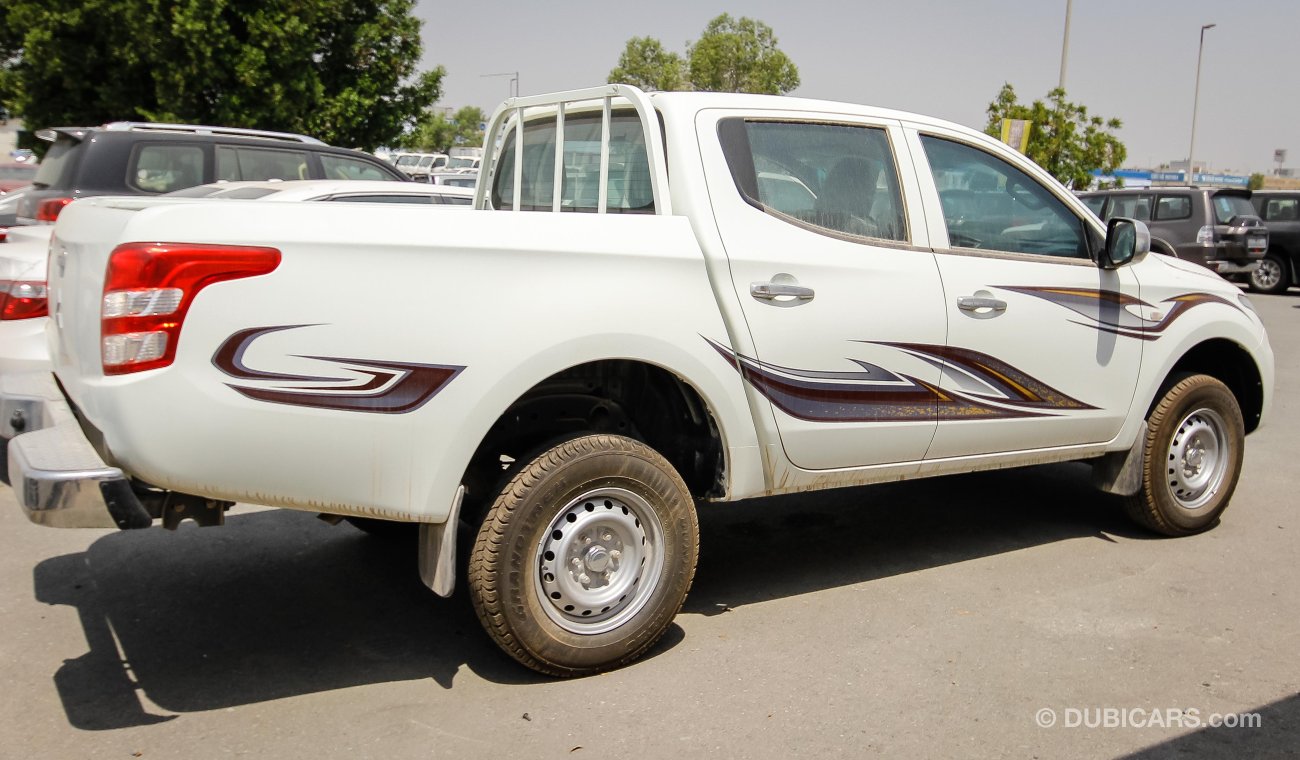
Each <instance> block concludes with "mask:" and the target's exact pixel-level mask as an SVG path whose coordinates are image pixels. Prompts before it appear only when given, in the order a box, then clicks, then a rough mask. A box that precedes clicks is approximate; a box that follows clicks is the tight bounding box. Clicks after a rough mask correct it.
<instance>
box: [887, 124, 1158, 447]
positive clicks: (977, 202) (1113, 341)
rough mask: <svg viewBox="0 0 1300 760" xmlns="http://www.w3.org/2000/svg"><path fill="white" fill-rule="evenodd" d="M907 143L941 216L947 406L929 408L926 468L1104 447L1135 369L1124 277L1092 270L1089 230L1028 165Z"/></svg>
mask: <svg viewBox="0 0 1300 760" xmlns="http://www.w3.org/2000/svg"><path fill="white" fill-rule="evenodd" d="M910 137H911V138H912V139H913V143H912V144H913V145H919V146H921V150H920V152H921V153H922V155H921V156H918V158H917V164H918V174H920V175H921V176H922V179H923V181H924V179H926V178H930V179H932V180H933V185H931V186H929V187H925V188H924V192H925V194H926V195H927V196H928V197H929V198H930V199H931V202H932V203H933V202H934V201H937V202H938V205H939V206H940V207H941V208H942V210H943V219H944V225H943V230H941V231H946V233H947V238H948V239H947V241H943V240H936V241H935V251H936V261H937V262H938V266H939V271H940V274H941V276H942V278H943V286H944V290H945V292H946V295H947V298H946V302H945V304H944V308H945V309H946V311H947V315H948V345H947V347H946V349H945V350H944V352H943V356H942V360H943V365H944V367H943V379H942V380H941V382H940V387H941V388H942V389H944V390H945V391H947V392H948V394H949V395H951V396H952V397H953V398H954V401H956V402H959V403H954V404H952V405H950V406H948V407H944V406H942V405H941V406H940V408H939V410H938V413H937V414H938V432H937V433H936V435H935V440H934V444H933V445H932V446H931V447H930V451H929V453H928V454H927V459H944V458H951V457H961V456H967V455H981V454H994V453H1002V452H1009V451H1023V450H1029V449H1045V448H1051V447H1059V446H1072V445H1080V444H1092V443H1102V442H1106V441H1109V440H1111V439H1113V438H1114V437H1115V436H1116V435H1117V434H1118V433H1119V430H1120V428H1121V427H1122V426H1123V424H1124V421H1125V419H1126V418H1127V416H1128V410H1129V407H1130V406H1131V404H1132V402H1133V394H1134V390H1135V388H1136V386H1137V376H1138V370H1139V368H1140V365H1141V361H1142V345H1143V340H1142V333H1141V327H1140V325H1141V324H1142V322H1141V318H1142V317H1143V316H1144V315H1143V314H1142V313H1141V302H1140V300H1139V292H1138V283H1137V279H1136V277H1135V276H1134V274H1133V272H1132V271H1131V270H1130V269H1128V268H1126V267H1124V268H1120V269H1118V270H1113V271H1107V270H1103V269H1100V268H1098V267H1097V266H1096V265H1095V264H1094V263H1093V261H1092V260H1091V258H1090V254H1089V251H1090V247H1091V246H1095V245H1098V244H1099V243H1100V241H1099V239H1098V234H1097V233H1096V231H1095V230H1093V231H1092V232H1091V233H1090V232H1089V227H1088V224H1087V223H1086V221H1085V217H1084V212H1083V211H1082V209H1081V208H1074V206H1075V205H1077V202H1067V201H1066V200H1065V199H1063V198H1062V197H1060V196H1058V195H1057V193H1056V192H1055V191H1054V190H1053V189H1052V187H1051V186H1050V185H1049V184H1048V183H1045V182H1042V181H1040V180H1039V179H1036V178H1035V177H1034V176H1032V175H1031V172H1035V170H1034V169H1033V168H1032V167H1029V166H1026V167H1024V168H1023V169H1022V168H1019V167H1017V166H1016V165H1015V163H1013V161H1014V159H1009V158H1006V157H1001V156H998V155H995V154H994V153H992V152H990V151H989V150H987V149H985V148H983V147H977V146H976V145H975V144H974V143H971V142H966V141H964V140H963V138H962V136H961V135H960V134H958V133H945V132H944V131H943V130H937V129H930V128H922V131H920V132H919V133H917V132H911V133H910ZM914 152H915V151H914ZM927 164H928V171H925V169H924V168H923V167H925V166H926V165H927ZM1035 173H1036V172H1035ZM936 237H939V236H938V235H936Z"/></svg>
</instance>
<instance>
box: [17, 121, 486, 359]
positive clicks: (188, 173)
mask: <svg viewBox="0 0 1300 760" xmlns="http://www.w3.org/2000/svg"><path fill="white" fill-rule="evenodd" d="M37 135H38V137H40V138H41V139H44V140H46V141H47V142H49V143H50V146H49V148H48V150H47V151H46V153H45V157H44V159H43V160H42V161H41V162H40V163H39V164H38V165H33V168H32V171H31V172H29V174H28V176H27V179H28V181H29V183H30V184H27V185H26V186H19V187H15V188H10V190H9V192H6V193H5V194H3V195H0V240H2V241H5V242H2V243H0V373H9V372H17V371H30V370H36V369H41V368H44V367H47V366H48V363H49V357H48V351H47V349H46V347H45V339H44V333H45V322H46V317H47V316H48V304H47V293H46V281H45V276H46V272H45V269H46V259H47V249H48V247H49V241H50V234H51V232H52V230H53V229H54V228H53V226H52V223H53V222H54V221H55V220H56V219H57V218H58V216H59V213H60V212H61V211H62V210H63V209H64V207H66V206H67V205H68V204H70V203H72V202H73V201H74V200H77V199H79V198H87V197H91V196H101V195H169V196H174V197H179V198H193V199H198V198H205V199H210V200H223V199H224V200H255V199H256V200H265V201H276V202H280V201H330V202H346V203H358V202H363V203H407V204H421V205H435V206H445V207H451V206H461V207H466V208H467V207H468V206H469V205H470V203H471V202H472V200H473V196H474V191H473V180H472V178H471V181H470V183H469V187H468V188H466V187H454V186H451V185H448V184H431V183H417V182H411V181H410V179H409V177H407V176H406V175H405V174H403V173H402V172H401V171H398V170H397V169H396V168H394V167H393V166H392V165H391V164H389V163H387V162H385V161H383V160H381V159H379V158H377V157H375V156H372V155H370V154H368V153H364V152H361V151H356V150H348V149H346V148H338V147H334V146H331V145H327V144H325V143H323V142H321V141H319V140H316V139H314V138H311V137H306V136H303V135H294V134H288V133H282V132H266V131H261V130H249V129H232V128H225V127H208V126H196V125H187V124H156V123H139V122H114V123H111V124H105V125H103V126H98V127H60V128H55V129H48V130H42V131H40V132H38V133H37Z"/></svg>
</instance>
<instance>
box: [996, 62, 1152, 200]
mask: <svg viewBox="0 0 1300 760" xmlns="http://www.w3.org/2000/svg"><path fill="white" fill-rule="evenodd" d="M987 113H988V117H989V120H988V124H987V125H986V126H985V127H984V131H985V132H986V133H987V134H989V135H992V136H993V137H998V136H999V135H1000V134H1001V130H1002V120H1003V119H1024V120H1027V121H1030V122H1033V126H1032V127H1031V128H1030V131H1029V147H1028V149H1027V150H1026V152H1025V153H1026V155H1027V156H1029V158H1030V159H1032V160H1033V161H1034V162H1035V163H1037V164H1038V165H1039V166H1041V167H1043V168H1044V169H1046V170H1047V172H1048V173H1049V174H1051V175H1052V176H1053V177H1056V179H1058V180H1060V182H1061V183H1062V184H1064V185H1065V186H1067V187H1073V188H1079V189H1082V188H1085V187H1087V186H1088V185H1089V184H1090V183H1091V182H1092V180H1093V174H1092V171H1093V170H1094V169H1099V170H1101V173H1102V174H1111V173H1113V172H1114V171H1115V170H1116V169H1118V168H1119V167H1120V166H1121V165H1123V163H1124V159H1125V158H1126V157H1127V156H1128V151H1127V149H1125V147H1124V143H1122V142H1120V140H1119V138H1118V137H1116V136H1115V135H1114V132H1115V131H1116V130H1118V129H1119V128H1120V127H1121V126H1123V124H1122V122H1120V120H1119V119H1103V118H1102V117H1100V116H1090V115H1089V114H1088V109H1087V108H1086V107H1084V106H1082V105H1079V104H1077V103H1071V102H1069V101H1067V100H1066V99H1065V90H1062V89H1060V88H1056V89H1053V90H1052V91H1051V92H1049V93H1047V101H1046V102H1044V101H1042V100H1035V101H1034V102H1033V103H1032V104H1030V105H1024V104H1022V103H1020V102H1018V101H1017V100H1016V91H1015V89H1014V88H1013V87H1012V86H1011V85H1010V84H1004V85H1002V90H1001V91H1000V92H998V96H997V98H996V99H995V100H994V101H993V102H992V103H989V107H988V111H987Z"/></svg>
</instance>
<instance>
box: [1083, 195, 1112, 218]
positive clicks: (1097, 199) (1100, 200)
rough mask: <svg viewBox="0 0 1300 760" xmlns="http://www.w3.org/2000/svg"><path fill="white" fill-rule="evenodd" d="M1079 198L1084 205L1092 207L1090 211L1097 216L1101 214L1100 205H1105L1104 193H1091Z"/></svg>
mask: <svg viewBox="0 0 1300 760" xmlns="http://www.w3.org/2000/svg"><path fill="white" fill-rule="evenodd" d="M1080 200H1082V201H1083V204H1084V205H1085V206H1087V207H1088V208H1090V209H1092V213H1094V214H1096V215H1097V216H1101V207H1102V206H1105V205H1106V196H1104V195H1091V196H1089V197H1087V198H1081V199H1080Z"/></svg>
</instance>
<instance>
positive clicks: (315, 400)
mask: <svg viewBox="0 0 1300 760" xmlns="http://www.w3.org/2000/svg"><path fill="white" fill-rule="evenodd" d="M312 326H313V325H278V326H273V327H253V328H249V329H247V330H241V331H239V332H237V333H235V334H234V335H231V336H230V337H229V338H227V339H226V340H225V341H224V342H223V343H222V344H221V346H220V347H218V348H217V351H216V353H215V354H213V355H212V363H213V365H215V366H216V367H217V369H219V370H221V371H222V372H224V373H226V374H227V375H229V376H230V377H233V378H236V379H239V380H251V381H263V382H266V381H272V382H277V383H286V382H292V383H310V384H309V385H292V386H284V385H277V386H271V387H256V386H249V385H243V384H235V383H226V386H227V387H229V388H231V389H232V390H234V391H235V392H237V393H239V394H241V395H243V396H245V397H247V398H251V399H256V400H258V401H266V402H269V403H273V404H287V405H289V406H302V407H309V408H313V409H329V410H332V411H343V412H370V413H373V414H405V413H406V412H411V411H414V410H416V409H419V408H420V407H421V406H423V405H424V404H425V403H426V402H427V401H428V400H429V399H431V398H433V397H434V395H436V394H437V393H438V391H440V390H442V388H443V387H445V386H446V385H447V383H449V382H451V381H452V379H453V378H455V377H456V375H458V374H460V372H461V370H463V369H465V368H464V367H463V366H457V365H444V364H415V363H411V362H392V361H378V360H375V359H351V358H346V357H339V356H298V357H297V358H301V359H312V360H315V361H321V362H331V363H334V364H335V365H336V367H337V368H338V369H340V370H348V369H351V370H352V371H353V372H354V373H359V374H361V375H365V376H368V378H369V379H367V380H365V381H364V382H360V383H358V382H356V381H355V380H353V379H350V378H348V377H314V376H310V375H288V374H282V373H278V372H264V371H261V370H256V369H252V368H250V367H248V366H247V365H245V364H244V352H245V351H246V350H247V349H248V347H249V345H251V344H252V342H253V341H255V340H257V339H258V338H260V337H262V336H263V335H266V334H268V333H272V332H278V331H280V330H292V329H295V328H299V327H312Z"/></svg>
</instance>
